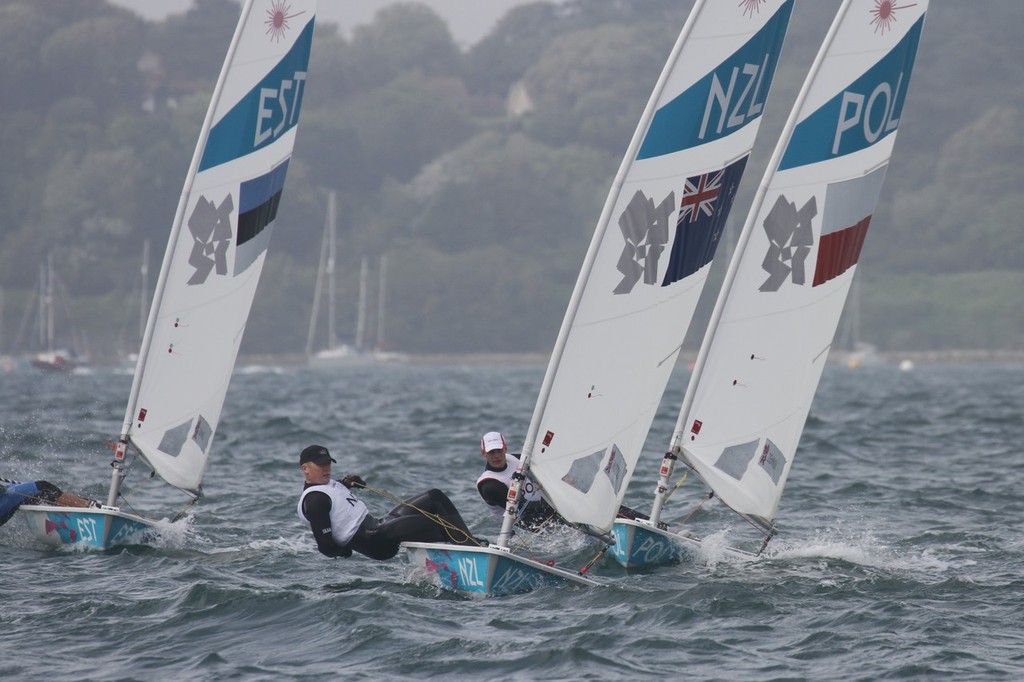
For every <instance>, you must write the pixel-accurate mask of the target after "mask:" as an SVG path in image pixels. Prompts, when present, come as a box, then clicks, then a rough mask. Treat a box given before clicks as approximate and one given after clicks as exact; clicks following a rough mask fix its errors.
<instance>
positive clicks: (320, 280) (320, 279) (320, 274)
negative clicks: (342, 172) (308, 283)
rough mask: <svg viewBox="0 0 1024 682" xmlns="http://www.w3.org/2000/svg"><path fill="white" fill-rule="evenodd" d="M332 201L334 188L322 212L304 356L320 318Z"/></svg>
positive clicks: (314, 336) (311, 352)
mask: <svg viewBox="0 0 1024 682" xmlns="http://www.w3.org/2000/svg"><path fill="white" fill-rule="evenodd" d="M333 203H334V190H331V191H330V192H329V193H328V194H327V212H326V213H325V214H324V234H323V237H322V238H321V239H320V260H319V261H318V263H317V268H316V284H315V285H314V287H313V309H312V310H311V311H310V313H309V331H308V332H307V334H306V357H309V356H310V355H312V354H313V342H314V340H315V338H316V323H317V320H319V319H320V295H321V292H322V290H323V285H324V272H325V271H326V270H327V252H328V250H329V249H330V233H331V206H332V205H333Z"/></svg>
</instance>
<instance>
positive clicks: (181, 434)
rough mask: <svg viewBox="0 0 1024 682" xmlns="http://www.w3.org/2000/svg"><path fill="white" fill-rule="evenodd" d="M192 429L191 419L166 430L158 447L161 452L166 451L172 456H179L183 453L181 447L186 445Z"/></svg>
mask: <svg viewBox="0 0 1024 682" xmlns="http://www.w3.org/2000/svg"><path fill="white" fill-rule="evenodd" d="M191 430H192V421H191V420H189V421H187V422H185V423H183V424H179V425H178V426H175V427H174V428H173V429H167V430H166V431H164V435H163V437H162V438H161V439H160V445H158V446H157V448H158V449H159V450H160V452H164V453H166V454H168V455H170V456H171V457H177V456H178V455H180V454H181V448H182V446H183V445H185V441H186V440H188V436H189V433H190V432H191Z"/></svg>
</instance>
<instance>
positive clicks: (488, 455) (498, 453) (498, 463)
mask: <svg viewBox="0 0 1024 682" xmlns="http://www.w3.org/2000/svg"><path fill="white" fill-rule="evenodd" d="M484 459H486V460H487V464H488V465H489V466H492V467H494V468H496V469H500V468H501V467H503V466H505V448H495V449H494V450H488V451H487V452H485V453H484Z"/></svg>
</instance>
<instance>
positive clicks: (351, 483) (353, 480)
mask: <svg viewBox="0 0 1024 682" xmlns="http://www.w3.org/2000/svg"><path fill="white" fill-rule="evenodd" d="M341 483H342V485H344V486H345V487H346V488H365V487H366V481H364V480H363V479H362V478H361V477H360V476H359V475H358V474H349V475H348V476H346V477H345V478H343V479H341Z"/></svg>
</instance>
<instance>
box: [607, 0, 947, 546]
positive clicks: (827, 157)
mask: <svg viewBox="0 0 1024 682" xmlns="http://www.w3.org/2000/svg"><path fill="white" fill-rule="evenodd" d="M927 7H928V3H927V1H921V2H904V3H894V2H890V1H889V0H845V2H844V3H843V4H842V6H841V7H840V9H839V11H838V13H837V15H836V18H835V20H834V22H833V24H832V27H831V28H830V30H829V33H828V35H827V36H826V38H825V41H824V43H823V44H822V47H821V50H820V51H819V53H818V56H817V58H816V59H815V61H814V64H813V66H812V67H811V70H810V73H809V74H808V76H807V79H806V80H805V82H804V86H803V88H802V89H801V91H800V94H799V96H798V98H797V101H796V104H795V106H794V108H793V110H792V112H791V114H790V118H789V120H788V122H787V124H786V127H785V129H784V130H783V133H782V135H781V137H780V140H779V143H778V146H777V147H776V150H775V153H774V154H773V156H772V159H771V161H770V163H769V167H768V170H767V171H766V173H765V176H764V179H763V180H762V182H761V185H760V186H759V188H758V191H757V195H756V196H755V199H754V203H753V205H752V207H751V210H750V214H749V215H748V217H747V221H746V223H745V225H744V229H743V232H742V233H741V235H740V239H739V242H738V244H737V248H736V253H735V254H734V256H733V258H732V261H731V263H730V266H729V270H728V272H727V273H726V278H725V282H724V284H723V288H722V290H721V292H720V295H719V298H718V301H717V303H716V305H715V309H714V311H713V313H712V316H711V321H710V323H709V327H708V330H707V333H706V334H705V336H704V340H703V343H702V345H701V349H700V352H699V354H698V357H697V361H696V364H695V366H694V370H693V374H692V376H691V379H690V383H689V385H688V387H687V392H686V395H685V396H684V398H683V403H682V406H681V409H680V412H679V418H678V421H677V423H676V427H675V431H674V433H673V437H672V443H671V446H670V449H669V452H668V454H667V455H666V457H665V460H664V461H663V462H662V466H661V470H660V476H659V481H658V489H657V493H656V495H655V500H654V506H653V508H652V513H651V520H650V522H647V523H645V522H629V521H622V522H617V523H616V535H617V538H618V541H617V547H616V558H617V559H618V560H619V561H620V562H621V563H623V564H624V565H627V566H642V565H650V564H653V563H661V562H662V561H664V560H667V559H669V558H671V556H672V555H673V552H672V551H671V549H670V543H671V541H675V542H676V543H677V544H685V542H686V541H687V539H688V538H687V536H686V535H685V534H684V533H680V532H664V531H662V530H660V529H658V528H656V527H655V524H657V523H658V522H659V521H662V511H663V505H664V503H665V501H666V493H667V491H668V490H669V489H670V487H671V486H670V476H671V474H672V470H673V468H674V464H675V460H676V457H678V458H680V459H682V460H683V461H684V462H685V463H686V464H687V465H688V466H689V467H691V468H692V470H693V471H695V472H696V473H697V474H698V475H699V476H700V478H701V479H702V480H703V481H704V482H705V483H706V484H707V486H708V487H709V488H710V489H711V491H712V494H713V496H714V497H717V498H718V499H720V500H721V501H722V502H723V503H725V504H726V505H728V506H729V507H730V508H731V509H732V510H734V511H735V512H737V513H738V514H740V515H741V516H742V517H743V518H745V519H746V520H748V521H749V522H750V523H751V524H753V525H754V526H755V527H756V528H758V529H759V530H760V531H761V532H762V533H763V534H764V542H767V540H768V539H770V538H771V537H772V535H773V534H774V533H775V516H776V513H777V511H778V508H779V502H780V499H781V497H782V493H783V490H784V488H785V485H786V481H787V479H788V477H789V473H790V470H791V467H792V466H793V462H794V459H795V457H796V455H797V448H798V445H799V442H800V437H801V434H802V433H803V429H804V425H805V423H806V420H807V415H808V412H809V410H810V407H811V403H812V401H813V398H814V394H815V392H816V390H817V386H818V382H819V379H820V377H821V373H822V370H823V369H824V367H825V361H826V358H827V356H828V353H829V350H830V348H831V345H832V343H833V338H834V336H835V335H836V329H837V327H838V324H839V318H840V314H841V313H842V310H843V306H844V303H845V301H846V298H847V295H848V293H849V290H850V286H851V283H852V281H853V276H854V274H855V272H856V269H857V264H858V261H859V258H860V253H861V247H862V245H863V243H864V239H865V237H866V234H867V231H868V227H869V225H870V223H871V220H872V218H873V216H874V213H875V209H876V206H877V203H878V198H879V194H880V192H881V188H882V182H883V179H884V177H885V171H886V168H887V167H888V164H889V160H890V157H891V155H892V152H893V145H894V142H895V139H896V131H897V129H898V126H899V124H900V121H901V119H902V116H903V108H904V103H905V101H906V93H907V86H908V84H909V82H910V77H911V73H912V71H913V67H914V60H915V57H916V54H917V48H918V43H919V41H920V38H921V32H922V28H923V25H924V15H925V12H926V10H927ZM685 511H687V512H689V510H685ZM630 534H635V537H633V536H632V535H630ZM659 543H661V547H662V549H661V550H659V549H657V548H656V547H657V546H658V544H659ZM762 546H763V545H762ZM640 547H643V552H641V551H639V550H638V548H640ZM662 550H664V551H662Z"/></svg>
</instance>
